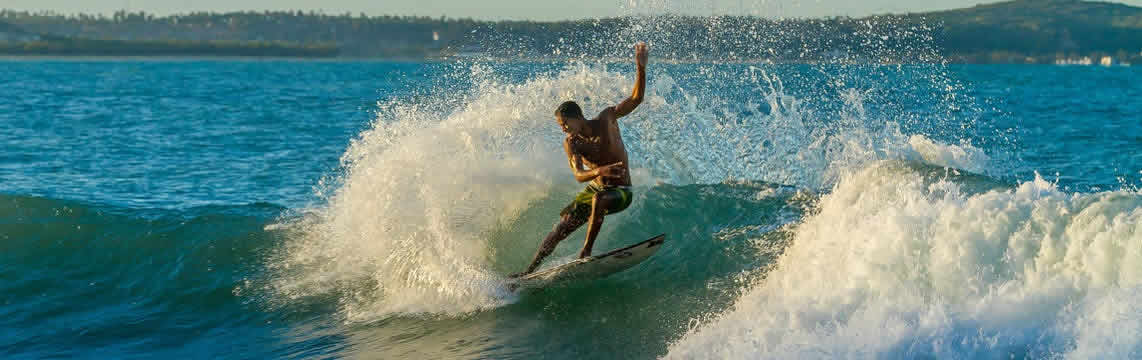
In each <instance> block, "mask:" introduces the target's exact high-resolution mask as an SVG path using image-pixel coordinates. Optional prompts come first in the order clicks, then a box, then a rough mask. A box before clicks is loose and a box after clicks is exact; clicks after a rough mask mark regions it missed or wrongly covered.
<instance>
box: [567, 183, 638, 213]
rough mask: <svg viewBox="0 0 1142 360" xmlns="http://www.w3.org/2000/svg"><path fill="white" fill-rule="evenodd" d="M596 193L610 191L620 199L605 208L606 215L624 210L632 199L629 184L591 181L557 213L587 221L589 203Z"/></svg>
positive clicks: (589, 210) (589, 211)
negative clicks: (614, 184) (604, 183)
mask: <svg viewBox="0 0 1142 360" xmlns="http://www.w3.org/2000/svg"><path fill="white" fill-rule="evenodd" d="M598 193H611V194H613V195H614V196H615V197H617V198H618V199H620V200H619V201H618V202H616V203H614V204H611V206H610V207H608V208H607V209H606V214H608V215H609V214H614V213H617V212H620V211H623V210H626V208H627V207H628V206H630V203H631V201H632V200H634V194H632V193H631V192H630V187H629V186H601V185H598V184H595V183H593V182H592V183H590V184H587V188H586V189H583V191H581V192H579V195H575V200H573V201H571V204H570V205H567V207H565V208H563V211H561V212H559V215H563V216H567V215H570V216H571V218H572V219H576V220H581V221H587V219H590V218H591V203H592V202H593V201H594V200H595V194H598Z"/></svg>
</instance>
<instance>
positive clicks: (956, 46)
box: [0, 0, 1142, 62]
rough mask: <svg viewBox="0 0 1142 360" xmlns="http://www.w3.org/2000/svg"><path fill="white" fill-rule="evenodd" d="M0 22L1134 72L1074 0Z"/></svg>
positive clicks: (1137, 32)
mask: <svg viewBox="0 0 1142 360" xmlns="http://www.w3.org/2000/svg"><path fill="white" fill-rule="evenodd" d="M0 21H7V22H10V23H12V24H15V25H17V26H19V27H22V28H24V29H27V30H29V31H32V32H35V33H39V34H44V35H48V34H50V35H51V36H57V37H64V38H69V39H95V40H115V41H150V42H180V43H187V42H204V41H205V42H211V41H212V42H225V43H261V44H267V43H276V44H292V45H291V46H297V47H309V46H316V47H322V48H326V49H327V48H330V47H333V48H336V53H338V54H340V55H341V56H352V57H382V58H394V57H395V58H428V57H439V56H453V55H474V56H493V57H508V58H552V57H556V58H558V57H576V56H625V52H624V50H625V48H624V49H618V48H616V47H615V46H613V44H611V42H612V41H614V40H612V39H620V40H621V41H628V40H631V39H642V38H647V39H649V40H652V41H654V40H665V41H659V43H660V44H667V45H666V47H665V48H664V47H662V46H659V47H658V48H657V50H656V51H655V55H656V56H661V57H665V58H673V59H703V58H717V59H736V60H765V61H776V62H817V61H861V62H867V61H872V62H933V61H943V60H950V61H953V62H1053V61H1055V60H1057V59H1064V58H1074V57H1083V56H1086V57H1096V58H1097V57H1100V56H1114V57H1116V58H1118V59H1121V60H1126V61H1134V62H1142V54H1140V51H1142V8H1138V7H1132V6H1127V5H1123V4H1115V3H1107V2H1096V1H1080V0H1015V1H1005V2H998V3H993V4H986V5H979V6H975V7H971V8H965V9H957V10H949V11H938V12H927V13H914V14H896V15H878V16H872V17H867V18H859V19H854V18H846V17H839V18H827V19H781V20H772V19H764V18H757V17H747V16H720V17H713V18H710V17H694V16H662V17H656V18H605V19H587V20H577V21H560V22H532V21H476V20H471V19H446V18H429V17H407V16H365V15H363V14H361V15H352V14H341V15H327V14H321V13H315V12H308V13H305V12H300V11H296V12H290V11H278V12H269V11H267V12H236V13H224V14H215V13H191V14H182V15H173V16H165V17H155V16H153V15H150V14H145V13H130V12H123V11H120V12H117V13H115V14H113V15H112V16H92V15H68V16H65V15H60V14H53V13H35V14H33V13H27V12H18V11H10V10H3V11H0ZM0 24H2V23H0ZM0 26H4V25H0ZM9 26H10V25H9ZM632 28H642V29H644V30H641V31H640V32H639V33H634V32H632V31H631V30H630V29H632ZM2 29H3V28H2V27H0V31H2ZM697 39H701V40H697ZM679 40H681V41H679ZM671 46H672V47H671ZM928 52H933V54H932V55H928V54H927V53H928ZM328 53H329V52H326V54H328Z"/></svg>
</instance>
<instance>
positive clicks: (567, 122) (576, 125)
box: [555, 115, 586, 134]
mask: <svg viewBox="0 0 1142 360" xmlns="http://www.w3.org/2000/svg"><path fill="white" fill-rule="evenodd" d="M555 121H556V122H558V123H559V127H560V128H562V129H563V132H564V133H567V134H581V133H582V132H583V125H584V123H585V122H586V120H584V119H580V118H576V117H571V116H562V115H556V116H555Z"/></svg>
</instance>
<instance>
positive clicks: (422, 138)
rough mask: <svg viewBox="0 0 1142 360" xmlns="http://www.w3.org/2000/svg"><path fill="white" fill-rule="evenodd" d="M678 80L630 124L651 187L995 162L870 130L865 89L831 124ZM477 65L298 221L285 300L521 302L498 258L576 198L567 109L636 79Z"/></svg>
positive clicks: (658, 87)
mask: <svg viewBox="0 0 1142 360" xmlns="http://www.w3.org/2000/svg"><path fill="white" fill-rule="evenodd" d="M676 70H677V69H676V68H669V67H664V69H663V70H661V71H660V72H658V73H655V74H654V77H655V81H654V82H653V83H652V84H653V86H651V88H650V89H649V91H648V93H647V99H646V100H645V101H644V103H643V105H642V106H641V107H640V108H639V109H638V111H639V113H638V114H639V115H638V116H630V117H628V118H624V119H623V120H622V121H623V124H624V129H623V131H624V139H625V141H626V143H627V148H628V150H629V151H630V153H631V157H632V162H633V170H632V171H633V173H634V179H635V183H636V184H639V186H640V187H641V190H643V191H645V190H646V189H647V188H646V186H648V184H650V185H653V184H676V185H686V184H718V183H724V182H726V181H761V182H765V183H770V184H783V185H787V186H793V187H798V188H803V189H818V188H821V187H823V186H828V184H831V183H832V182H834V181H835V179H836V177H837V176H838V174H840V172H839V169H845V168H848V167H849V166H854V165H858V164H863V163H866V162H869V161H873V160H877V159H882V158H894V159H902V160H909V161H918V162H926V163H930V164H935V165H940V166H954V167H958V168H962V169H967V170H972V171H984V169H986V166H987V165H986V164H988V163H989V162H990V161H991V159H990V158H989V157H988V156H987V155H985V154H983V152H982V151H980V150H978V149H976V148H974V147H972V146H970V145H962V146H961V145H948V144H943V143H940V142H939V141H936V140H933V139H929V138H927V137H925V136H923V135H915V134H913V135H908V134H905V133H904V131H905V130H902V126H901V125H900V124H898V123H896V122H894V121H891V120H889V121H883V122H876V121H867V119H866V118H862V116H863V112H864V111H866V110H865V109H864V103H863V100H862V98H861V97H860V95H858V94H854V93H849V92H842V93H829V92H828V91H822V92H821V94H820V95H821V96H825V95H826V94H827V96H828V97H827V98H821V99H820V100H821V101H822V102H827V103H835V104H836V106H838V107H839V109H841V110H840V111H839V113H831V112H830V113H828V116H821V114H820V113H819V112H820V111H822V110H819V109H817V108H814V107H807V105H805V104H804V103H803V101H802V100H799V99H798V98H797V97H796V96H794V95H790V94H786V93H785V92H784V88H783V86H784V85H782V83H781V81H780V80H779V79H778V78H777V77H776V76H775V75H773V74H770V71H769V70H764V69H760V68H757V67H752V66H736V65H730V66H723V67H721V68H720V69H719V74H720V75H718V76H719V78H722V77H725V78H734V77H737V78H739V79H742V80H738V81H741V82H743V90H744V91H745V93H746V94H747V95H749V94H750V92H754V93H753V94H752V95H751V96H753V98H756V99H758V100H750V101H748V102H745V103H743V102H741V101H740V98H737V97H731V96H729V95H726V94H721V95H720V94H718V93H717V92H713V91H710V90H709V89H706V88H704V86H708V85H709V82H708V80H706V81H704V82H696V81H695V80H694V79H695V78H698V77H701V76H704V75H703V74H709V73H711V72H709V71H706V70H704V69H701V68H699V69H697V71H694V70H693V69H692V68H691V69H686V70H685V71H676ZM782 70H784V71H789V72H792V73H794V74H801V73H810V72H813V71H816V70H815V69H811V68H801V67H790V68H788V69H782ZM458 71H463V70H462V69H461V70H458ZM466 71H467V72H466V74H467V76H466V77H464V80H465V81H467V83H465V84H466V85H464V86H465V87H464V91H456V92H454V94H453V95H440V94H449V93H450V92H449V91H446V90H447V89H448V88H445V89H438V90H435V91H433V93H435V94H437V95H433V96H434V97H429V98H427V99H419V100H417V101H414V102H408V101H407V100H403V99H402V100H394V101H391V102H386V103H382V104H381V106H380V109H381V110H380V111H379V113H378V118H377V120H376V121H374V124H373V128H372V129H370V130H368V131H366V132H364V133H362V134H361V136H360V137H358V138H357V139H356V140H354V141H353V142H352V144H351V145H350V147H349V149H348V150H347V151H346V153H345V154H344V155H343V156H342V165H343V167H344V168H345V171H344V174H343V175H341V176H339V177H337V178H332V179H328V180H327V182H328V183H329V184H331V185H330V186H329V187H328V189H329V192H328V195H327V196H328V204H327V205H325V206H323V207H320V208H317V209H314V210H313V212H312V216H309V217H306V218H305V219H303V220H297V221H293V222H289V223H288V224H287V225H285V226H287V227H288V228H290V229H293V230H294V231H295V232H296V233H297V234H298V235H297V236H295V238H294V241H292V242H291V243H290V244H289V245H288V246H287V247H286V248H285V249H284V250H283V251H282V252H281V254H279V256H278V257H277V258H275V260H274V261H273V262H274V267H275V268H276V269H277V270H279V273H280V275H279V276H277V277H276V280H275V281H274V284H273V285H272V288H273V289H274V291H276V292H278V293H279V294H282V295H283V296H284V297H286V298H307V297H322V296H326V295H331V294H333V296H336V297H338V298H340V299H341V302H342V313H343V314H344V315H345V316H346V317H347V318H348V319H352V320H354V321H373V320H377V319H383V318H386V317H388V316H392V315H396V314H417V313H420V314H452V315H460V314H466V313H470V312H472V311H477V310H483V309H492V308H496V307H499V306H503V305H505V304H509V303H513V302H515V301H517V299H516V298H515V297H514V296H513V295H511V293H510V292H508V291H506V289H505V288H504V278H503V275H502V274H505V273H507V272H511V271H512V270H511V269H506V270H505V269H497V268H495V264H496V263H497V262H498V261H499V260H498V259H499V258H501V257H502V256H513V257H519V256H520V255H519V254H523V253H530V252H531V251H534V247H535V246H537V245H536V242H537V241H538V240H537V239H539V238H541V237H542V236H543V234H545V233H546V232H547V231H548V229H549V227H550V226H551V225H550V224H547V225H546V226H544V227H538V228H536V229H534V230H528V231H522V229H519V228H518V225H514V223H515V222H516V221H517V220H518V219H519V217H520V216H521V214H522V213H524V212H525V211H527V210H529V209H531V208H533V207H534V206H535V204H536V203H537V202H539V201H542V200H544V199H547V198H548V197H551V196H553V194H564V193H566V194H568V195H567V196H569V194H573V192H574V191H575V189H576V188H577V185H573V181H572V180H571V179H570V177H569V176H567V175H566V171H567V170H566V161H565V159H564V155H563V151H562V149H560V143H561V142H560V139H561V138H560V137H559V136H560V135H559V133H558V131H552V129H553V128H555V126H556V125H555V124H554V120H553V117H552V115H551V112H552V111H553V110H552V109H554V107H555V106H556V105H557V104H559V103H560V102H562V101H564V100H566V99H579V100H580V103H581V105H582V106H583V107H584V108H585V109H588V112H590V111H599V110H601V109H603V108H605V107H607V106H612V105H614V103H615V102H616V101H617V100H616V99H622V98H623V97H624V96H626V94H625V91H627V90H628V89H627V86H629V83H630V82H631V81H632V80H631V79H629V78H628V77H627V76H624V75H623V74H620V73H618V72H616V71H613V70H610V69H608V68H607V67H605V66H588V65H571V66H568V67H564V68H553V69H551V70H549V72H546V73H544V74H541V75H537V76H531V77H530V78H527V79H526V80H524V81H522V82H513V81H510V76H509V74H510V73H509V72H506V71H505V70H502V69H499V70H498V69H495V68H494V67H491V66H488V65H479V64H476V65H471V66H470V67H469V68H467V70H466ZM879 75H881V74H880V73H878V72H869V73H867V74H864V75H862V76H870V77H871V76H879ZM692 84H699V85H700V86H692ZM454 86H455V87H457V88H460V87H462V86H461V85H454ZM697 93H701V94H700V95H699V94H697ZM806 96H809V95H806ZM903 120H907V119H903ZM793 164H796V165H795V166H791V165H793ZM567 198H569V197H567ZM557 209H558V207H553V208H552V209H551V210H549V213H550V214H551V215H550V216H549V218H550V220H548V221H551V222H554V220H555V219H556V216H555V214H557V213H558V210H557ZM620 218H621V217H620ZM505 227H515V229H514V230H515V231H516V233H517V235H516V236H518V239H517V240H513V243H514V244H513V247H512V248H510V249H508V248H507V247H505V246H504V244H502V243H493V242H491V241H490V240H489V236H490V234H494V233H496V232H497V231H502V229H503V228H505ZM652 231H655V230H654V229H646V230H645V231H644V232H652ZM648 236H649V235H648ZM524 239H527V240H524ZM497 251H508V252H511V255H506V254H500V253H497ZM524 262H526V260H523V261H520V263H524ZM516 266H519V265H518V264H517V265H516Z"/></svg>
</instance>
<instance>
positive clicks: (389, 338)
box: [0, 18, 1142, 359]
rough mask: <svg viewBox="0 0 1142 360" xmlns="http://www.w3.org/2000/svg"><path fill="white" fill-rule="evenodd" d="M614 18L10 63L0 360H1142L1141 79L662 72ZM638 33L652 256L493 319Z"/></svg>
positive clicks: (611, 220) (608, 231)
mask: <svg viewBox="0 0 1142 360" xmlns="http://www.w3.org/2000/svg"><path fill="white" fill-rule="evenodd" d="M705 21H708V22H709V23H710V26H711V29H721V28H719V27H718V26H720V25H719V24H722V23H725V22H732V19H725V18H710V19H706V20H705ZM631 23H632V25H631V28H630V29H626V30H623V31H622V32H620V33H616V34H613V35H614V38H613V39H612V38H608V39H606V42H605V43H604V42H603V41H602V40H599V39H595V40H598V41H597V42H596V43H592V44H572V43H561V44H560V45H559V46H560V47H568V48H570V47H574V46H577V45H581V46H582V47H581V49H586V50H587V52H592V51H594V52H595V53H597V54H596V55H597V56H582V57H574V58H570V59H561V60H558V61H552V60H550V59H541V60H542V61H540V60H535V61H533V59H515V60H511V61H505V60H504V59H483V58H477V59H452V60H449V61H446V62H422V63H395V62H394V63H389V62H328V63H325V62H314V63H307V62H275V61H264V62H261V61H259V62H255V61H235V62H230V61H146V60H139V61H122V62H111V61H109V62H98V61H97V62H60V61H46V60H36V61H27V62H24V61H14V62H11V63H5V64H4V65H6V66H10V67H11V68H13V69H14V71H7V72H0V76H2V77H3V80H6V82H5V83H6V84H12V86H9V87H4V88H2V89H0V99H2V100H3V101H0V110H6V111H0V120H2V121H0V125H2V126H3V129H4V130H6V131H0V139H3V141H4V143H5V144H6V145H7V148H6V149H7V151H5V152H4V153H3V154H0V158H2V159H3V163H0V178H2V179H4V181H3V182H2V183H3V185H2V187H0V220H2V221H0V239H3V241H2V242H0V279H5V281H3V282H2V284H0V293H2V294H5V295H4V296H3V297H0V335H2V336H0V355H3V357H5V358H44V357H73V358H88V357H90V358H107V357H112V358H130V357H143V358H154V357H172V358H279V357H287V358H297V357H336V358H395V357H403V358H414V359H415V358H465V359H483V358H495V359H503V358H535V357H547V358H615V359H630V358H665V359H737V358H750V359H753V358H766V359H768V358H774V359H778V358H780V359H786V358H830V359H831V358H860V359H864V358H869V359H882V358H888V359H896V358H909V359H911V358H953V359H976V358H979V359H992V358H1019V359H1027V358H1030V359H1041V358H1052V359H1054V358H1060V359H1063V358H1066V359H1088V358H1089V359H1131V358H1139V357H1142V312H1140V311H1139V310H1138V306H1137V304H1139V302H1140V301H1142V297H1140V296H1142V288H1140V287H1139V286H1140V284H1142V193H1140V192H1139V185H1142V155H1139V154H1142V140H1140V139H1142V127H1140V126H1138V124H1139V123H1140V122H1139V118H1138V115H1136V114H1140V113H1142V108H1140V106H1142V105H1139V103H1138V102H1136V101H1132V99H1136V98H1137V97H1138V96H1142V90H1139V89H1136V88H1135V87H1131V86H1129V84H1131V82H1129V81H1127V82H1122V81H1119V80H1121V79H1135V80H1138V79H1142V73H1139V72H1138V71H1137V70H1134V69H1132V68H1106V69H1088V68H1058V67H1048V66H1041V67H1005V66H954V65H946V64H942V63H941V62H939V61H933V59H936V60H938V55H937V54H936V51H935V49H931V48H930V46H928V45H927V44H928V43H930V41H931V38H930V35H928V32H927V31H926V30H927V29H923V28H920V29H917V28H909V27H905V28H900V27H898V26H896V25H894V24H870V25H869V28H868V29H867V30H866V32H864V33H861V34H856V35H854V36H857V37H858V38H860V39H864V40H867V41H864V42H861V43H862V44H865V45H866V46H867V47H866V48H862V49H856V50H860V53H856V54H854V55H853V56H852V57H851V58H846V59H837V60H836V61H825V62H820V63H810V64H773V63H766V62H761V61H748V60H746V59H738V58H732V57H727V58H726V59H721V60H702V59H673V60H671V59H668V56H667V55H668V54H670V52H671V51H672V49H678V48H682V47H685V46H687V44H692V42H693V41H695V40H693V39H690V38H688V37H687V36H686V34H677V33H674V32H672V29H671V27H670V24H669V23H668V22H651V21H648V20H645V19H643V20H632V22H631ZM730 33H732V32H729V31H727V32H726V33H725V34H722V35H718V37H712V38H710V39H702V41H708V42H709V44H707V45H709V46H710V47H711V48H713V49H718V48H719V47H726V48H728V46H729V45H734V46H738V45H740V44H741V43H742V41H744V40H742V38H741V37H731V36H730V35H728V34H730ZM740 33H744V34H745V35H744V38H745V40H748V41H750V42H748V43H750V44H756V46H768V45H772V44H773V43H775V42H781V41H788V38H789V37H796V36H812V34H782V33H778V34H771V33H758V32H751V30H743V31H741V32H740ZM719 34H721V33H719ZM735 36H736V35H735ZM887 38H891V39H895V40H894V41H892V42H887V41H886V40H883V39H887ZM634 40H648V41H650V43H651V48H652V53H655V54H660V55H662V57H664V58H666V59H652V61H651V64H650V67H649V69H648V70H649V73H648V75H649V76H648V89H647V93H646V98H645V99H644V102H643V103H642V105H641V106H639V108H638V109H637V110H636V111H635V112H634V113H633V114H632V115H630V116H628V117H625V118H623V119H621V120H620V127H621V129H622V133H623V138H624V141H625V143H626V148H627V150H628V152H629V153H630V160H631V164H630V165H631V170H632V177H633V182H634V189H633V192H634V194H635V199H634V202H633V204H632V205H631V207H630V208H629V209H627V210H626V211H624V212H622V213H620V214H616V215H614V216H611V217H608V218H607V222H606V225H605V226H604V228H603V230H602V233H601V234H600V237H599V243H597V244H596V249H597V250H599V251H602V250H604V249H611V248H617V247H622V246H625V245H629V244H630V243H633V242H637V241H639V240H642V239H645V238H648V237H650V236H653V235H656V234H658V233H663V232H665V233H667V234H668V236H669V241H668V242H667V243H666V245H665V246H664V248H663V249H661V250H660V251H659V253H657V254H656V255H655V256H654V257H653V258H651V259H650V260H648V261H646V262H644V263H643V264H641V265H639V266H637V267H635V268H632V269H630V270H627V271H624V272H622V273H618V274H615V275H613V276H611V277H608V278H605V279H598V280H594V281H580V282H572V283H568V284H565V285H563V286H558V287H553V288H549V289H543V290H539V291H525V292H513V291H511V290H509V289H508V287H507V283H506V278H505V276H506V274H509V273H513V272H517V271H519V270H520V269H521V268H522V267H523V266H525V265H526V263H527V262H528V261H529V260H530V259H531V256H532V254H533V253H534V251H535V249H536V247H537V246H538V245H539V241H540V239H541V238H542V236H543V235H545V234H546V233H547V232H548V231H549V230H550V229H551V227H552V225H553V224H554V223H555V222H556V220H557V214H558V212H559V210H560V209H561V208H562V207H563V206H565V205H566V203H567V202H568V201H569V200H570V199H571V198H572V197H573V196H574V194H576V193H577V192H578V191H579V190H581V185H580V184H577V183H576V182H575V181H574V179H573V178H572V177H571V176H570V174H569V170H568V169H567V167H566V166H567V165H566V164H567V163H566V159H565V155H564V153H563V149H562V148H561V139H562V134H561V133H560V131H559V129H558V127H557V126H556V124H555V121H554V119H553V116H552V112H553V110H554V108H555V106H557V105H558V104H559V103H561V102H563V101H565V100H570V99H574V100H576V101H578V102H579V103H580V104H581V105H582V107H583V108H584V110H585V113H587V114H588V115H593V114H595V113H597V112H598V111H601V110H602V109H604V108H605V107H607V106H612V105H615V104H616V103H617V102H618V101H621V100H622V99H623V98H624V97H625V96H627V95H628V94H629V91H630V84H632V82H633V75H634V72H633V66H632V64H631V63H630V62H629V61H627V60H625V58H620V57H618V56H619V55H620V54H621V55H625V53H623V52H622V51H620V50H623V51H625V49H626V47H625V46H626V44H627V43H633V41H634ZM611 44H619V45H614V46H611ZM767 44H768V45H767ZM620 45H621V46H620ZM488 46H496V44H491V43H489V44H488ZM502 46H505V47H509V48H510V46H512V45H511V44H510V43H507V44H503V45H502ZM806 46H813V45H806ZM600 48H603V49H605V50H603V49H600ZM615 49H619V50H615ZM595 50H598V51H595ZM808 50H813V49H808ZM568 51H569V50H568ZM900 53H906V54H913V55H914V57H913V58H912V59H911V60H913V61H912V62H911V63H908V64H895V63H888V64H882V63H878V62H876V61H873V60H870V59H879V58H883V56H884V55H886V54H900ZM616 58H619V59H620V60H615V59H616ZM1116 84H1117V85H1116ZM1115 86H1117V87H1115ZM252 88H256V89H258V91H256V92H251V90H250V89H252ZM1075 88H1078V89H1080V90H1081V91H1076V90H1075ZM1094 90H1098V91H1097V92H1096V91H1094ZM1108 93H1111V94H1118V96H1105V94H1108ZM1012 94H1033V95H1035V96H1015V95H1012ZM582 236H583V231H582V230H580V231H579V232H577V233H575V234H573V235H572V236H571V237H570V238H569V240H568V241H567V242H566V243H564V244H561V245H562V246H560V247H559V248H558V249H557V250H556V252H555V254H554V255H553V256H551V257H550V258H549V259H548V261H547V263H546V264H545V267H549V266H555V265H557V264H560V263H564V262H567V261H570V260H571V259H572V258H573V257H574V254H575V253H576V251H577V250H578V249H577V246H576V245H575V244H577V243H578V239H581V237H582Z"/></svg>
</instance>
